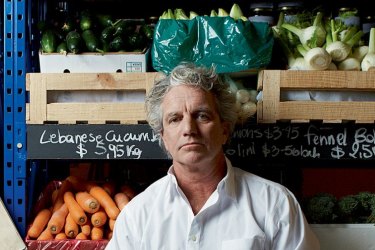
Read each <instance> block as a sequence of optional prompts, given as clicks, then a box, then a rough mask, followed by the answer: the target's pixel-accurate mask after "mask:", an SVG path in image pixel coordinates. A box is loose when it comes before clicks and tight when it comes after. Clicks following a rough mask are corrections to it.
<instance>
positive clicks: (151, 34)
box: [139, 24, 154, 40]
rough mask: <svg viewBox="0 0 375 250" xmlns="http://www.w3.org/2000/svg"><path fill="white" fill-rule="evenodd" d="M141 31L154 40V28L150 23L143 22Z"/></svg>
mask: <svg viewBox="0 0 375 250" xmlns="http://www.w3.org/2000/svg"><path fill="white" fill-rule="evenodd" d="M139 31H140V32H142V33H143V34H144V35H145V37H147V39H148V40H152V39H153V37H154V28H152V27H151V26H150V25H148V24H142V26H141V28H140V29H139Z"/></svg>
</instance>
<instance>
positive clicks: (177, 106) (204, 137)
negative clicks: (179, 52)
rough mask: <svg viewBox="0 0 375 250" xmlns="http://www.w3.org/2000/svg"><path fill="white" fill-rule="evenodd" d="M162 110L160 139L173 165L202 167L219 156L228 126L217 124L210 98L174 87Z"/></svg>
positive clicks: (218, 121)
mask: <svg viewBox="0 0 375 250" xmlns="http://www.w3.org/2000/svg"><path fill="white" fill-rule="evenodd" d="M162 110H163V131H162V139H163V141H164V145H165V147H166V149H167V150H168V152H169V153H170V154H171V156H172V158H173V161H174V162H178V163H180V164H186V165H190V164H196V163H205V162H208V161H210V160H212V159H214V158H215V157H216V156H217V155H218V154H219V153H221V151H222V145H223V144H224V143H225V142H226V140H227V139H228V126H227V125H226V124H225V123H223V122H221V121H220V118H219V114H218V113H217V110H216V106H215V102H214V97H213V96H212V94H210V93H208V92H205V91H204V90H201V89H199V88H194V87H189V86H177V87H173V88H172V89H171V90H170V91H169V92H168V93H167V95H166V96H165V98H164V100H163V102H162Z"/></svg>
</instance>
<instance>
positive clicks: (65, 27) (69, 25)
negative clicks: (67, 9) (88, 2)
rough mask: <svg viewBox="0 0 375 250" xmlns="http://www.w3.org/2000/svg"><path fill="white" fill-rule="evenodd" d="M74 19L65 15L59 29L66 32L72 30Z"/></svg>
mask: <svg viewBox="0 0 375 250" xmlns="http://www.w3.org/2000/svg"><path fill="white" fill-rule="evenodd" d="M74 28H75V27H74V20H73V19H72V18H71V17H67V18H66V19H65V21H64V23H63V24H62V27H61V30H62V31H64V32H65V34H66V33H68V32H70V31H72V30H74Z"/></svg>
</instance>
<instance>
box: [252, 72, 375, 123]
mask: <svg viewBox="0 0 375 250" xmlns="http://www.w3.org/2000/svg"><path fill="white" fill-rule="evenodd" d="M258 91H261V92H262V98H261V100H259V101H258V104H257V122H258V123H275V122H280V121H288V122H303V123H304V122H311V121H317V120H318V121H322V122H323V123H344V122H354V123H374V121H375V102H374V101H311V100H286V101H284V100H282V99H281V98H280V96H281V93H282V92H283V91H323V92H324V91H349V92H351V93H358V92H361V93H363V92H365V93H366V92H367V93H370V92H374V91H375V71H373V70H372V71H367V72H365V71H306V70H300V71H299V70H263V71H261V72H260V73H259V75H258Z"/></svg>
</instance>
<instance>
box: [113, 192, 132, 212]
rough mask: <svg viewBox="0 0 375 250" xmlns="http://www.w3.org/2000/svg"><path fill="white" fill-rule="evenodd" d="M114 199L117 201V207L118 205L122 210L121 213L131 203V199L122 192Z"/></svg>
mask: <svg viewBox="0 0 375 250" xmlns="http://www.w3.org/2000/svg"><path fill="white" fill-rule="evenodd" d="M113 199H114V200H115V203H116V205H117V207H118V208H119V209H120V211H121V210H122V209H123V208H124V207H125V206H126V205H127V204H128V203H129V201H130V198H129V197H128V196H127V195H126V194H124V193H122V192H120V193H117V194H115V196H114V197H113Z"/></svg>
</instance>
